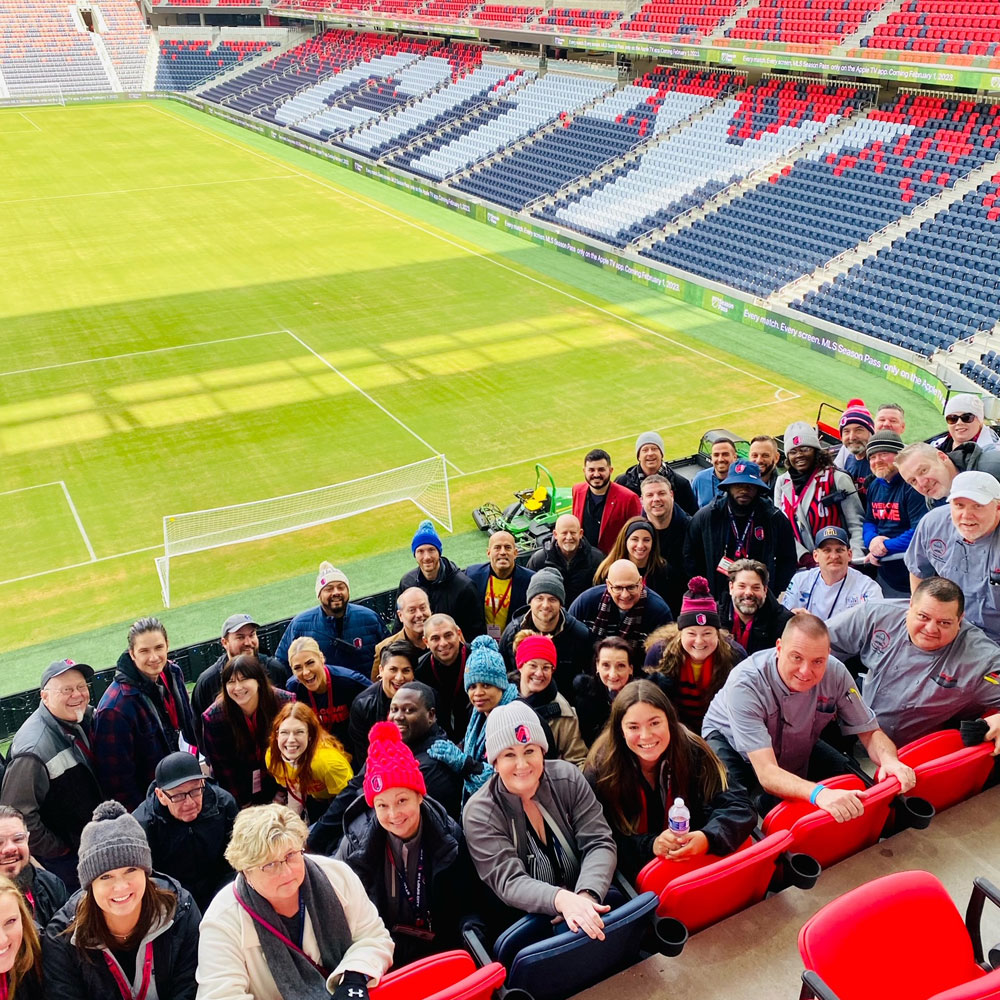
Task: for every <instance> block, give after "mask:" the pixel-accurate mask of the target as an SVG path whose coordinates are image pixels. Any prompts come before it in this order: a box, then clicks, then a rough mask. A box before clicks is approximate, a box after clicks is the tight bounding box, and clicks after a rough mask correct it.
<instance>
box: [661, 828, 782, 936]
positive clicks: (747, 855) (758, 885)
mask: <svg viewBox="0 0 1000 1000" xmlns="http://www.w3.org/2000/svg"><path fill="white" fill-rule="evenodd" d="M791 843H792V835H791V833H789V832H788V831H787V830H781V831H778V832H776V833H773V834H771V836H769V837H765V838H764V839H763V840H761V841H758V842H757V843H756V844H751V845H750V846H749V847H745V848H743V849H742V850H739V851H736V852H734V853H733V854H730V855H727V856H726V857H724V858H720V859H719V860H718V861H715V862H713V863H712V864H710V865H705V866H704V867H702V868H696V869H695V870H694V871H689V872H687V873H686V874H684V875H680V876H678V877H676V878H672V879H669V880H668V881H667V882H666V883H665V884H664V887H663V889H662V890H661V891H660V902H659V906H658V908H657V911H656V914H657V916H659V917H673V918H674V919H675V920H680V921H681V923H683V924H684V926H685V927H686V928H687V929H688V932H689V933H691V934H694V933H696V932H697V931H700V930H702V929H703V928H705V927H708V926H709V925H711V924H714V923H718V921H720V920H724V919H725V918H726V917H728V916H731V915H732V914H734V913H739V911H740V910H743V909H745V908H746V907H748V906H752V905H753V904H754V903H759V902H760V901H761V900H762V899H763V898H764V896H765V895H767V887H768V886H769V885H770V883H771V879H772V878H773V877H774V872H775V867H776V865H777V862H778V855H780V854H781V853H782V852H783V851H786V850H788V848H789V847H790V846H791ZM657 861H662V863H663V864H664V865H668V866H669V865H670V864H671V862H669V861H663V859H660V858H657Z"/></svg>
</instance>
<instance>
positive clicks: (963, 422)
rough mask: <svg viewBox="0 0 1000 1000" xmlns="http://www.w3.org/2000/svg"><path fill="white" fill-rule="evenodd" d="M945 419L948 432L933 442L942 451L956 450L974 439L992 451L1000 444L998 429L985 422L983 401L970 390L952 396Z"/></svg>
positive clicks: (945, 412)
mask: <svg viewBox="0 0 1000 1000" xmlns="http://www.w3.org/2000/svg"><path fill="white" fill-rule="evenodd" d="M944 420H945V423H946V424H947V425H948V433H947V434H945V435H944V436H943V437H939V438H937V440H935V441H932V442H931V444H933V445H934V447H935V448H940V449H941V450H942V451H954V450H955V449H956V448H957V447H958V446H959V445H963V444H965V443H966V442H967V441H974V442H975V443H976V444H978V445H979V447H980V448H982V449H983V451H990V450H992V449H993V448H996V446H997V444H1000V439H998V438H997V434H996V431H994V430H993V429H992V428H991V427H987V426H986V424H985V423H984V422H983V401H982V399H980V397H979V396H973V395H972V394H971V393H969V392H960V393H958V394H957V395H955V396H951V397H950V398H949V400H948V402H947V403H945V407H944Z"/></svg>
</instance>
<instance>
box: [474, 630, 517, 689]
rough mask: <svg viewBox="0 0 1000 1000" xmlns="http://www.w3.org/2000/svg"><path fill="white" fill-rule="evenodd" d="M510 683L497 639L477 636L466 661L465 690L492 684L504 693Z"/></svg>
mask: <svg viewBox="0 0 1000 1000" xmlns="http://www.w3.org/2000/svg"><path fill="white" fill-rule="evenodd" d="M509 683H510V682H509V681H508V680H507V665H506V664H505V663H504V662H503V657H502V656H501V655H500V647H499V646H498V645H497V641H496V639H494V638H493V637H492V636H489V635H480V636H477V637H476V638H475V639H473V640H472V648H471V649H470V650H469V655H468V657H466V660H465V690H466V691H468V690H469V688H470V687H472V685H473V684H490V685H492V686H493V687H495V688H500V690H501V691H503V690H504V689H505V688H506V687H507V685H508V684H509Z"/></svg>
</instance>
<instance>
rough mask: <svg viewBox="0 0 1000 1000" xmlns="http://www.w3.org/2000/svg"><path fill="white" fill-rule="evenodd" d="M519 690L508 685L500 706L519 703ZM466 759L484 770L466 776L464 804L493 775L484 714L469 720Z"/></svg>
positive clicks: (465, 744) (474, 714) (475, 714)
mask: <svg viewBox="0 0 1000 1000" xmlns="http://www.w3.org/2000/svg"><path fill="white" fill-rule="evenodd" d="M517 698H518V690H517V688H516V687H515V686H514V685H513V684H508V685H507V687H506V688H505V689H504V692H503V695H502V696H501V698H500V703H499V704H498V705H497V706H496V707H497V708H499V707H500V705H509V704H510V703H511V702H512V701H517ZM462 749H463V750H464V751H465V755H466V757H469V758H471V759H472V760H474V761H475V762H476V763H477V764H478V763H480V762H481V763H482V765H483V769H482V770H481V771H480V772H479V774H470V775H467V776H466V779H465V787H464V789H463V793H462V804H463V805H464V804H465V802H466V800H468V799H469V798H470V796H472V795H473V794H474V793H475V792H477V791H478V790H479V789H480V788H482V786H483V785H485V784H486V782H487V781H488V780H489V777H490V775H491V774H492V773H493V768H492V767H491V766H490V765H489V764H487V763H486V716H485V715H483V713H482V712H475V711H474V712H473V713H472V718H471V719H469V725H468V726H467V727H466V730H465V741H464V742H463V744H462Z"/></svg>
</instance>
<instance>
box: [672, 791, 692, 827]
mask: <svg viewBox="0 0 1000 1000" xmlns="http://www.w3.org/2000/svg"><path fill="white" fill-rule="evenodd" d="M667 824H668V829H669V830H670V832H671V833H688V832H690V830H691V810H690V809H688V807H687V806H686V805H684V800H683V799H674V804H673V805H672V806H671V807H670V812H668V813H667Z"/></svg>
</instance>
